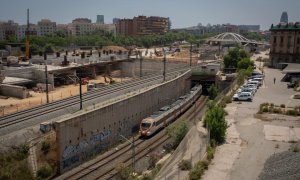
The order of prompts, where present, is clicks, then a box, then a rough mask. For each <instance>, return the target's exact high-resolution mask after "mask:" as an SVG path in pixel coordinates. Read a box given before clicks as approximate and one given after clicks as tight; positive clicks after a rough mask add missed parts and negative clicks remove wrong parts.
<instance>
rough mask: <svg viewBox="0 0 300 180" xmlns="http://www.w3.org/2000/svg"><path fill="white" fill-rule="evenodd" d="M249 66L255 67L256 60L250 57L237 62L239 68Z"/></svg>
mask: <svg viewBox="0 0 300 180" xmlns="http://www.w3.org/2000/svg"><path fill="white" fill-rule="evenodd" d="M249 67H251V68H253V67H254V62H253V61H252V60H250V58H243V59H241V60H240V61H239V62H238V64H237V69H238V70H240V69H248V68H249Z"/></svg>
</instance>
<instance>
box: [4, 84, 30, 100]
mask: <svg viewBox="0 0 300 180" xmlns="http://www.w3.org/2000/svg"><path fill="white" fill-rule="evenodd" d="M0 94H1V95H3V96H10V97H16V98H21V99H24V98H27V97H28V96H29V91H28V90H27V88H26V87H23V86H14V85H8V84H2V85H0Z"/></svg>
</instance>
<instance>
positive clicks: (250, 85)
mask: <svg viewBox="0 0 300 180" xmlns="http://www.w3.org/2000/svg"><path fill="white" fill-rule="evenodd" d="M242 87H243V88H253V89H255V91H257V89H258V87H257V85H255V84H251V83H250V84H248V83H246V84H244V85H243V86H242Z"/></svg>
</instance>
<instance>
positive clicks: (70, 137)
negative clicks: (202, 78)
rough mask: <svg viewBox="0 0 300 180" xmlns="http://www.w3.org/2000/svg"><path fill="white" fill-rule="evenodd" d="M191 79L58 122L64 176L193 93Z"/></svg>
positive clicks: (58, 140)
mask: <svg viewBox="0 0 300 180" xmlns="http://www.w3.org/2000/svg"><path fill="white" fill-rule="evenodd" d="M190 75H191V73H190V72H188V73H186V74H184V75H182V76H179V77H177V78H176V79H175V80H172V81H170V82H166V83H164V84H163V85H161V86H158V87H154V88H151V89H149V90H147V91H145V92H143V93H140V94H137V95H135V96H133V97H130V98H127V99H125V100H123V101H120V102H116V103H114V104H111V105H107V106H105V107H102V108H100V109H95V110H93V111H90V112H85V113H82V114H80V115H78V116H76V117H72V118H68V119H63V120H61V121H58V122H55V131H56V137H57V139H56V140H57V147H58V150H57V151H58V156H57V157H58V164H59V170H60V172H61V173H62V172H65V171H67V170H69V169H71V168H72V167H75V166H77V165H79V164H80V163H82V162H84V161H85V160H87V159H88V158H89V157H91V156H93V155H95V154H97V153H99V152H101V151H103V150H105V149H107V148H109V147H110V146H112V145H114V144H116V143H117V142H119V140H120V137H119V135H120V134H122V135H123V136H127V137H128V136H131V135H133V134H134V133H136V132H137V131H138V129H139V123H140V122H141V120H142V119H143V118H145V117H147V116H149V115H150V114H152V113H153V112H154V111H157V110H158V109H159V108H161V107H162V106H164V105H166V104H167V103H169V102H170V100H171V99H174V100H175V99H177V98H178V97H180V96H181V95H183V94H185V93H186V92H187V91H188V90H189V88H190V79H189V77H190Z"/></svg>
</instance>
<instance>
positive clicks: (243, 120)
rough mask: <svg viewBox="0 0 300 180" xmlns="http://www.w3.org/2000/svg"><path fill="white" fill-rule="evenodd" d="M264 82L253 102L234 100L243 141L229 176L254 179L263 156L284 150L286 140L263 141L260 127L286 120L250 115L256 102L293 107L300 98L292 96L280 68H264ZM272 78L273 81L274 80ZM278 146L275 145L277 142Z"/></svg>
mask: <svg viewBox="0 0 300 180" xmlns="http://www.w3.org/2000/svg"><path fill="white" fill-rule="evenodd" d="M265 74H266V77H265V82H264V85H263V87H261V88H260V89H259V90H258V92H257V93H256V95H255V98H254V101H253V102H251V103H248V102H245V103H242V104H238V103H233V104H232V106H236V107H237V110H236V112H235V120H236V127H237V130H238V132H239V133H240V138H241V139H242V140H243V142H244V143H243V145H242V150H241V153H240V155H239V157H238V159H237V160H236V161H235V162H234V164H233V168H232V171H231V174H230V175H229V177H230V179H244V180H245V179H249V180H250V179H257V178H258V176H259V174H260V172H261V170H262V169H263V165H264V163H265V161H266V159H267V158H268V157H269V156H270V155H272V154H274V153H278V152H282V151H285V150H287V149H288V148H289V147H290V144H289V143H285V142H276V141H268V140H265V135H264V132H263V127H264V125H265V124H272V125H281V126H289V125H293V124H292V123H291V122H289V121H271V122H266V121H261V120H259V119H256V118H254V117H253V114H255V113H256V112H257V111H258V108H259V105H260V104H261V103H263V102H270V103H274V104H277V105H280V104H285V105H286V106H291V107H292V106H295V105H299V104H300V100H296V99H292V98H291V97H292V95H293V94H295V93H296V92H294V91H293V90H292V89H287V85H286V82H282V81H281V79H282V77H283V76H284V75H283V74H282V73H281V71H280V70H277V69H269V68H265ZM274 78H276V82H275V83H274ZM277 144H278V145H279V148H275V146H276V145H277Z"/></svg>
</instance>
